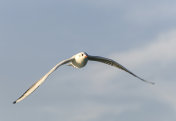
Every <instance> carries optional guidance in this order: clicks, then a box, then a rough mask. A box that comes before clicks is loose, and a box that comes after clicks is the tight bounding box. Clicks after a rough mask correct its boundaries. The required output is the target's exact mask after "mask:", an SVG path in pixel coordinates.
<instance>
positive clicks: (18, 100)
mask: <svg viewBox="0 0 176 121" xmlns="http://www.w3.org/2000/svg"><path fill="white" fill-rule="evenodd" d="M72 60H73V58H70V59H67V60H63V61H61V62H60V63H58V64H57V65H56V66H54V67H53V68H52V69H51V70H50V71H49V72H48V73H47V74H45V75H44V76H43V77H42V78H41V79H39V80H38V81H37V82H36V83H34V84H33V85H32V86H31V87H30V88H29V89H28V90H27V91H26V92H25V93H24V94H23V95H22V96H21V97H19V98H18V99H17V100H16V101H14V102H13V104H15V103H17V102H20V101H21V100H23V99H25V98H26V97H27V96H29V95H30V94H31V93H32V92H34V91H35V90H36V89H37V88H38V87H39V86H40V85H41V84H42V83H43V82H44V81H45V80H46V79H47V78H48V76H49V75H50V74H51V73H52V72H54V71H55V70H56V69H57V68H58V67H60V66H61V65H64V64H66V63H69V62H71V61H72Z"/></svg>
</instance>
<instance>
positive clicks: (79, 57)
mask: <svg viewBox="0 0 176 121" xmlns="http://www.w3.org/2000/svg"><path fill="white" fill-rule="evenodd" d="M74 58H75V61H76V63H77V64H78V65H77V66H78V67H79V68H80V67H84V66H85V65H86V64H87V61H88V54H87V53H86V52H80V53H78V54H76V55H75V57H74Z"/></svg>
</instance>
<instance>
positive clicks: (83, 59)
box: [13, 52, 154, 104]
mask: <svg viewBox="0 0 176 121" xmlns="http://www.w3.org/2000/svg"><path fill="white" fill-rule="evenodd" d="M88 60H89V61H98V62H102V63H105V64H108V65H111V66H114V67H117V68H119V69H122V70H124V71H126V72H127V73H129V74H131V75H133V76H134V77H136V78H138V79H140V80H141V81H143V82H146V83H149V84H154V82H150V81H146V80H144V79H142V78H140V77H139V76H137V75H135V74H134V73H132V72H131V71H129V70H128V69H126V68H125V67H124V66H122V65H121V64H119V63H117V62H115V61H114V60H112V59H108V58H105V57H100V56H91V55H88V54H87V53H86V52H80V53H78V54H76V55H74V56H72V57H71V58H69V59H66V60H63V61H61V62H59V63H58V64H57V65H55V66H54V67H53V68H52V69H51V70H50V71H49V72H48V73H47V74H45V75H44V76H43V77H42V78H41V79H39V80H38V81H37V82H36V83H34V84H33V85H32V86H31V87H30V88H29V89H28V90H27V91H26V92H25V93H24V94H23V95H22V96H21V97H19V98H18V99H17V100H16V101H14V102H13V104H15V103H17V102H20V101H22V100H23V99H25V98H26V97H27V96H29V95H30V94H31V93H32V92H34V91H35V90H36V89H37V88H38V87H39V86H40V85H41V84H42V83H43V82H44V81H45V80H46V79H47V78H48V76H49V75H50V74H51V73H52V72H54V71H55V70H56V69H57V68H59V67H60V66H61V65H64V64H68V66H73V67H75V68H82V67H84V66H85V65H86V64H87V62H88Z"/></svg>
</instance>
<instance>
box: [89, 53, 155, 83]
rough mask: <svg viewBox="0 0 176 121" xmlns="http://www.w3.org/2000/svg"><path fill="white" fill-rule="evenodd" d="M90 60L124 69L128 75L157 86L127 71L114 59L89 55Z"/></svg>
mask: <svg viewBox="0 0 176 121" xmlns="http://www.w3.org/2000/svg"><path fill="white" fill-rule="evenodd" d="M88 60H91V61H99V62H102V63H105V64H108V65H111V66H114V67H117V68H119V69H122V70H124V71H126V72H127V73H129V74H131V75H133V76H134V77H136V78H138V79H140V80H141V81H144V82H146V83H150V84H155V83H154V82H150V81H147V80H144V79H142V78H141V77H139V76H137V75H136V74H134V73H132V72H131V71H129V70H128V69H126V68H125V67H124V66H122V65H121V64H119V63H117V62H116V61H114V60H112V59H109V58H104V57H100V56H91V55H88Z"/></svg>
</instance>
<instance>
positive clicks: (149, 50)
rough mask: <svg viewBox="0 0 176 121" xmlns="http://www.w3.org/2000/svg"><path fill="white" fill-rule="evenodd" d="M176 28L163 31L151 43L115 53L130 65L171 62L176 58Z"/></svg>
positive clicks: (113, 56)
mask: <svg viewBox="0 0 176 121" xmlns="http://www.w3.org/2000/svg"><path fill="white" fill-rule="evenodd" d="M175 47H176V30H173V31H170V32H167V33H161V34H160V35H159V36H158V37H157V38H156V39H154V40H153V41H152V42H151V43H150V44H147V45H144V46H142V47H139V48H135V49H132V50H128V51H126V52H121V53H118V52H117V53H114V54H112V55H111V56H110V57H111V58H117V57H118V60H120V61H121V62H123V63H126V64H127V65H129V66H135V67H136V66H140V65H144V64H146V63H151V62H159V63H161V62H164V63H169V62H173V61H175V60H176V54H175V53H174V52H175V51H176V48H175Z"/></svg>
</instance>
